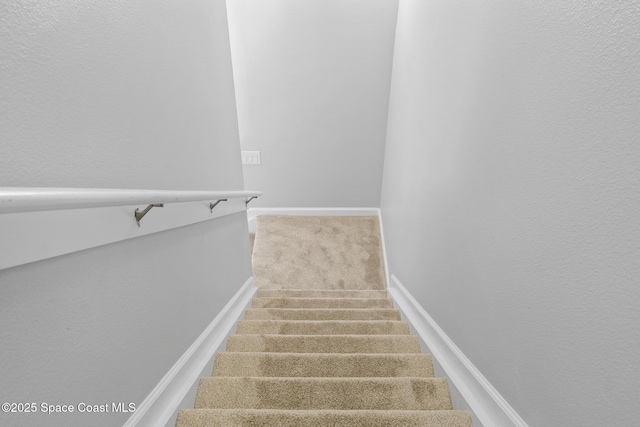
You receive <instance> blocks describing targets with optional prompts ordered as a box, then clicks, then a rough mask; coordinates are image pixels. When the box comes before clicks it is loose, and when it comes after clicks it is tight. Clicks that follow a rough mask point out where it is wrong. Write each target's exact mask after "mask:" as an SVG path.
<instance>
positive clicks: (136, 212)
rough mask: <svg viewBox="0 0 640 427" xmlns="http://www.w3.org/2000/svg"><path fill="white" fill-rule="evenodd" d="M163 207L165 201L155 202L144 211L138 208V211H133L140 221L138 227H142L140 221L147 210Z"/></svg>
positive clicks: (137, 221)
mask: <svg viewBox="0 0 640 427" xmlns="http://www.w3.org/2000/svg"><path fill="white" fill-rule="evenodd" d="M163 207H164V203H155V204H151V205H149V206H147V207H146V208H144V210H142V211H141V210H138V208H136V211H135V212H134V213H133V216H135V218H136V223H138V227H140V221H141V220H142V218H144V216H145V215H146V214H147V212H149V211H150V210H151V209H153V208H163Z"/></svg>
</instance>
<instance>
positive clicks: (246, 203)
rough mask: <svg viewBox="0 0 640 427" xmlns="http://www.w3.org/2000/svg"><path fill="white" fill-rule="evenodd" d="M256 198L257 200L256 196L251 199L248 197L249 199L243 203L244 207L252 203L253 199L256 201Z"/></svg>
mask: <svg viewBox="0 0 640 427" xmlns="http://www.w3.org/2000/svg"><path fill="white" fill-rule="evenodd" d="M257 198H258V196H251V197H249V198H248V199H247V200H246V201H245V202H244V204H245V206H246V205H248V204H249V202H250V201H252V200H253V199H257Z"/></svg>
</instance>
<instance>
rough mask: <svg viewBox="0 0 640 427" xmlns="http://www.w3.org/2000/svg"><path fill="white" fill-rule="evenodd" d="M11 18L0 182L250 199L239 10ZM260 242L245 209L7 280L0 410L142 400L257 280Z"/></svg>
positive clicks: (15, 10) (66, 11) (4, 275)
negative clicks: (234, 50) (254, 264)
mask: <svg viewBox="0 0 640 427" xmlns="http://www.w3.org/2000/svg"><path fill="white" fill-rule="evenodd" d="M0 17H1V18H0V21H2V25H0V46H2V48H1V49H0V74H1V76H2V78H1V79H0V82H1V83H0V134H1V137H0V150H1V152H2V155H0V185H2V186H68V187H109V188H151V189H154V188H157V189H177V190H240V189H243V187H244V185H243V178H242V168H241V165H240V153H239V151H240V146H239V137H238V127H237V118H236V111H235V98H234V88H233V78H232V69H231V57H230V47H229V38H228V29H227V19H226V9H225V3H224V0H215V1H200V0H198V1H191V2H180V1H172V0H159V1H155V2H153V3H150V2H143V1H128V2H115V1H108V2H100V3H96V2H91V3H87V4H85V3H77V2H58V1H41V2H18V1H9V2H6V1H5V2H3V3H2V4H0ZM248 246H249V243H248V237H247V221H246V215H245V214H243V213H240V214H235V215H231V216H228V217H224V218H221V219H217V220H214V221H208V222H206V223H200V224H195V225H192V226H187V227H182V228H179V229H175V230H171V231H168V232H163V233H157V234H153V235H149V236H146V237H142V238H138V239H133V240H128V241H124V242H120V243H116V244H112V245H107V246H103V247H99V248H95V249H91V250H87V251H83V252H79V253H75V254H71V255H66V256H61V257H57V258H52V259H49V260H46V261H41V262H36V263H32V264H28V265H24V266H20V267H15V268H10V269H6V270H3V271H0V342H1V343H2V350H1V351H0V376H1V377H2V387H0V400H1V401H2V402H35V403H38V404H40V403H43V402H46V403H50V404H74V405H77V404H78V403H80V402H85V403H94V404H104V403H110V402H126V403H128V402H134V403H136V404H138V405H139V404H140V402H141V401H142V400H143V399H144V398H145V397H146V396H147V394H148V393H149V392H150V391H151V390H152V389H153V387H154V386H155V385H156V384H157V383H158V381H159V380H160V379H161V378H162V377H163V376H164V375H165V374H166V373H167V371H168V370H169V368H171V366H172V365H173V364H174V363H175V362H176V361H177V360H178V358H179V357H180V356H181V355H182V354H183V353H184V352H185V350H187V348H188V347H189V346H190V345H191V344H192V343H193V342H194V340H195V339H196V338H197V337H198V336H199V335H200V333H201V332H202V331H203V330H204V329H205V327H206V326H207V325H208V324H209V323H210V322H211V321H212V320H213V318H214V317H215V316H216V314H217V313H218V311H219V310H220V309H221V308H222V307H223V306H224V304H226V303H227V301H229V299H230V298H231V297H232V296H233V295H234V293H235V292H236V291H237V289H238V288H239V287H240V286H241V285H242V284H243V283H244V282H245V280H246V279H247V278H248V277H249V276H250V275H251V267H250V262H249V247H248ZM128 415H129V414H114V413H109V414H98V415H81V414H78V413H75V414H70V415H64V414H58V415H55V416H53V415H52V416H44V415H41V414H39V415H27V414H23V415H14V416H12V415H8V414H4V413H0V424H2V425H16V426H22V425H24V426H27V425H28V426H34V425H53V424H55V425H68V426H86V425H92V426H101V425H104V426H113V425H121V424H122V423H123V422H124V421H125V420H126V419H127V417H128Z"/></svg>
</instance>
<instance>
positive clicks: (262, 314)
mask: <svg viewBox="0 0 640 427" xmlns="http://www.w3.org/2000/svg"><path fill="white" fill-rule="evenodd" d="M245 319H247V320H400V313H399V312H398V311H397V310H386V309H379V310H368V309H353V310H349V309H343V310H332V309H307V310H304V309H288V308H249V309H247V311H246V313H245Z"/></svg>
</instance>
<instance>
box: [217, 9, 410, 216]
mask: <svg viewBox="0 0 640 427" xmlns="http://www.w3.org/2000/svg"><path fill="white" fill-rule="evenodd" d="M397 6H398V5H397V0H350V1H342V0H298V1H291V0H273V1H268V2H265V1H262V0H233V1H229V2H228V8H229V28H230V34H231V49H232V57H233V66H234V78H235V83H236V94H237V99H238V121H239V123H240V139H241V145H242V149H243V150H259V151H261V152H262V163H263V164H262V165H260V166H245V169H244V173H245V184H246V186H247V187H248V188H260V190H262V191H263V193H264V196H263V197H262V198H260V200H258V201H255V202H252V206H253V207H260V206H262V207H285V206H293V207H315V206H320V207H326V206H345V207H346V206H378V205H379V202H380V183H381V181H382V162H383V156H384V141H385V129H386V121H387V108H388V100H389V83H390V81H391V60H392V56H393V38H394V31H395V22H396V14H397ZM254 203H255V204H254Z"/></svg>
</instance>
